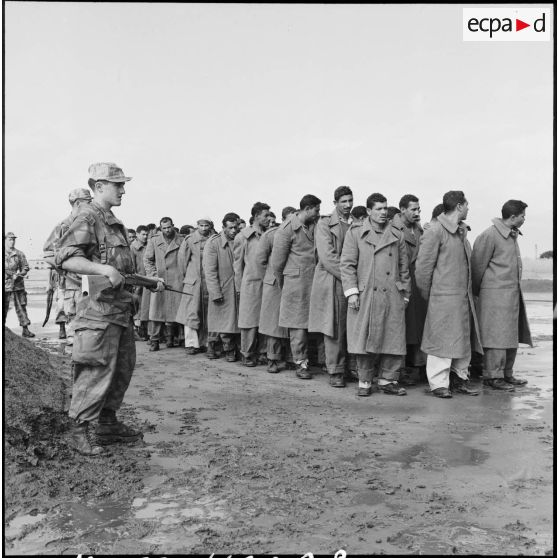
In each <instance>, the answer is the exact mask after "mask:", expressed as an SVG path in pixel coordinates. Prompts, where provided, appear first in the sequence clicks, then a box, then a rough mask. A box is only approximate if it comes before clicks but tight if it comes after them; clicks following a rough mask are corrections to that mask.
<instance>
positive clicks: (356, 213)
mask: <svg viewBox="0 0 558 558" xmlns="http://www.w3.org/2000/svg"><path fill="white" fill-rule="evenodd" d="M351 215H352V216H353V219H362V218H363V217H366V216H367V215H368V212H367V211H366V207H364V205H356V206H355V207H353V210H352V211H351Z"/></svg>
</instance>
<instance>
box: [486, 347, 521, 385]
mask: <svg viewBox="0 0 558 558" xmlns="http://www.w3.org/2000/svg"><path fill="white" fill-rule="evenodd" d="M516 356H517V349H490V348H484V355H483V357H482V377H483V379H485V380H495V379H497V378H504V377H505V378H511V377H512V376H513V365H514V364H515V357H516Z"/></svg>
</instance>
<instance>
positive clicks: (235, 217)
mask: <svg viewBox="0 0 558 558" xmlns="http://www.w3.org/2000/svg"><path fill="white" fill-rule="evenodd" d="M239 220H240V217H239V216H238V215H237V214H236V213H227V214H226V215H225V216H224V217H223V221H222V223H223V227H225V226H226V224H225V223H227V222H229V223H236V222H237V221H239Z"/></svg>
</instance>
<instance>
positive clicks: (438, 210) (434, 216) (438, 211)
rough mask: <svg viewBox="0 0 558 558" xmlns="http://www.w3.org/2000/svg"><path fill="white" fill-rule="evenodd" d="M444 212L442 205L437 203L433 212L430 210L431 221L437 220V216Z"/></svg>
mask: <svg viewBox="0 0 558 558" xmlns="http://www.w3.org/2000/svg"><path fill="white" fill-rule="evenodd" d="M443 212H444V204H443V203H439V204H438V205H437V206H436V207H435V208H434V209H433V210H432V217H431V219H437V218H438V215H441V214H442V213H443Z"/></svg>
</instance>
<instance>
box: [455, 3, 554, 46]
mask: <svg viewBox="0 0 558 558" xmlns="http://www.w3.org/2000/svg"><path fill="white" fill-rule="evenodd" d="M551 25H552V13H551V8H463V40H464V41H549V40H550V37H551V29H550V27H551Z"/></svg>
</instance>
